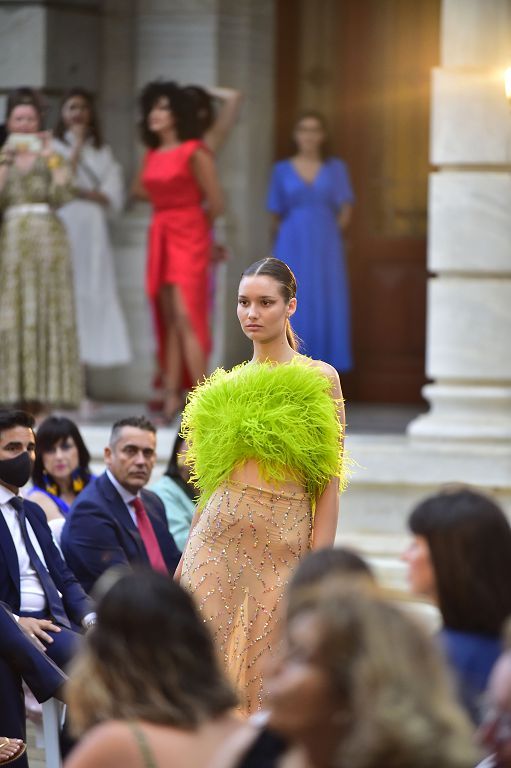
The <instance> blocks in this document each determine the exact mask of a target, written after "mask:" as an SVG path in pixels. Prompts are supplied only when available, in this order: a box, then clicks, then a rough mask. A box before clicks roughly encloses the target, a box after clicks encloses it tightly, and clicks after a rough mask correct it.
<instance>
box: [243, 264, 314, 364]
mask: <svg viewBox="0 0 511 768" xmlns="http://www.w3.org/2000/svg"><path fill="white" fill-rule="evenodd" d="M255 275H266V276H267V277H271V278H273V279H274V280H275V281H276V282H277V283H278V284H279V285H280V292H281V295H282V298H283V299H284V301H285V302H286V304H289V302H290V301H291V299H295V298H296V290H297V285H296V277H295V276H294V274H293V272H292V271H291V269H290V268H289V267H288V265H287V264H286V263H285V262H284V261H281V260H280V259H276V258H275V257H274V256H268V257H267V258H266V259H259V261H254V263H253V264H251V265H250V266H249V267H247V268H246V269H245V270H244V272H243V273H242V275H241V278H242V279H243V278H244V277H253V276H255ZM286 338H287V341H288V344H289V346H290V347H291V349H294V350H295V352H296V351H298V349H299V346H300V342H299V339H298V337H297V336H296V334H295V333H294V331H293V329H292V327H291V323H290V322H289V318H288V320H287V321H286Z"/></svg>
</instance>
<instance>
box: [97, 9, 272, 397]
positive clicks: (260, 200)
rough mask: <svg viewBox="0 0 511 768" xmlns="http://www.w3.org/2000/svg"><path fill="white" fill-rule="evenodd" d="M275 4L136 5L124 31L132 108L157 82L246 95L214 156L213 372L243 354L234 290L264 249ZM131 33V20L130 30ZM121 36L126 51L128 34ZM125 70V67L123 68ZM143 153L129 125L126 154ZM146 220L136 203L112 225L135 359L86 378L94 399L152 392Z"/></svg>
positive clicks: (110, 67) (110, 35)
mask: <svg viewBox="0 0 511 768" xmlns="http://www.w3.org/2000/svg"><path fill="white" fill-rule="evenodd" d="M273 4H274V0H258V2H253V0H135V4H134V12H133V17H132V21H133V27H132V28H131V32H130V33H129V34H131V40H132V43H131V46H132V47H131V62H132V71H131V75H130V76H131V77H132V78H133V86H132V89H131V104H132V105H134V104H135V100H136V94H137V93H138V91H139V89H140V88H141V87H142V86H143V85H144V84H145V83H147V82H148V81H149V80H151V79H155V78H158V77H162V78H166V79H173V80H177V81H178V82H180V83H183V84H185V83H197V84H204V85H225V86H231V87H234V88H238V89H240V90H241V91H243V93H244V94H245V100H244V105H243V109H242V114H241V117H240V120H239V123H238V125H237V126H236V128H235V130H234V131H233V133H232V135H231V137H230V138H229V141H228V143H227V145H226V146H225V148H224V149H223V150H222V152H221V155H220V157H219V158H218V161H219V171H220V177H221V181H222V186H223V188H224V191H225V195H226V203H227V205H226V216H225V218H226V231H227V239H228V243H229V246H230V249H231V252H232V257H231V259H230V261H229V262H228V263H227V265H225V266H223V267H222V268H221V269H220V270H219V272H218V274H217V288H216V296H217V301H216V310H215V316H214V333H213V335H214V340H215V345H214V350H213V355H212V360H211V365H212V366H214V365H218V364H224V365H232V364H233V363H235V362H239V361H240V360H241V359H243V358H244V357H245V356H246V353H247V347H246V343H245V339H244V337H243V335H242V334H241V332H240V331H239V329H238V327H237V321H236V317H235V296H236V289H237V285H238V280H239V275H240V273H241V271H242V269H243V266H244V265H246V264H247V263H249V262H250V261H253V260H255V259H256V258H260V257H261V256H263V255H266V253H267V252H268V246H269V238H268V232H269V226H268V221H267V217H266V214H265V207H264V200H265V192H266V185H267V180H268V174H269V169H270V165H271V161H272V138H273V136H272V118H273V14H274V8H273ZM123 6H124V3H123V2H119V0H106V8H107V11H106V13H107V14H108V12H109V11H108V9H110V12H111V13H120V15H121V18H122V19H124V23H125V24H127V22H126V13H125V12H123V10H122V7H123ZM128 28H129V24H127V26H126V34H128V32H127V30H128ZM116 30H117V27H116V25H115V24H113V23H112V24H111V27H110V31H109V32H107V33H106V36H105V37H104V46H106V49H107V50H112V46H113V42H109V41H113V39H114V36H115V34H117V32H116ZM123 40H125V42H126V45H127V38H123ZM123 45H124V43H123V44H122V46H121V48H122V50H123V51H124V50H125V49H124V48H123ZM115 50H116V48H115V47H114V48H113V51H114V52H115ZM126 50H127V49H126ZM122 57H123V60H124V53H123V54H122ZM128 65H129V62H128V61H126V66H128ZM119 66H121V65H119V63H118V62H116V60H115V53H112V54H111V56H110V58H109V59H107V63H106V67H105V77H107V78H108V77H110V80H111V81H112V82H114V81H115V78H113V76H112V73H113V71H114V70H116V69H118V68H119ZM121 68H122V69H123V71H126V68H125V67H124V64H123V65H122V67H121ZM109 73H110V74H109ZM110 101H111V100H110ZM108 102H109V97H106V98H105V103H106V104H108ZM117 107H118V108H119V104H118V105H117ZM125 107H126V105H125ZM125 107H122V108H121V112H122V110H123V109H124V112H122V114H124V113H125V112H126V109H125ZM121 112H119V115H120V114H121ZM125 117H126V118H127V117H128V115H127V112H126V114H125ZM119 119H120V117H119V118H117V122H118V121H119ZM114 122H115V120H114ZM128 143H129V142H128ZM125 144H126V142H125ZM126 146H127V144H126ZM140 154H141V149H140V147H139V145H137V142H136V137H135V130H134V128H133V133H132V156H133V157H136V156H137V155H138V156H140ZM131 165H132V166H133V165H134V163H133V162H132V163H131ZM148 222H149V209H148V207H147V206H144V205H138V206H136V207H135V208H134V209H132V210H130V211H129V212H127V213H126V214H125V215H124V217H123V218H122V220H121V221H120V222H119V223H118V225H117V227H116V230H117V232H118V235H117V236H116V242H117V246H116V262H117V271H118V274H119V276H120V290H121V298H122V300H123V304H124V306H125V307H126V309H127V319H128V324H129V329H130V335H131V338H132V340H133V346H134V349H135V357H134V360H133V363H132V364H131V365H130V366H128V367H127V368H123V369H122V370H121V369H119V370H117V371H116V370H112V371H95V372H93V373H91V375H90V377H89V382H90V391H91V394H92V395H93V396H94V397H96V398H98V399H102V398H103V399H108V398H116V399H126V400H145V399H147V397H148V395H149V393H150V379H151V371H152V367H153V356H154V344H153V339H152V333H151V329H150V318H149V311H148V307H147V303H146V300H145V296H144V291H143V280H142V274H143V263H144V261H145V233H146V230H147V226H148Z"/></svg>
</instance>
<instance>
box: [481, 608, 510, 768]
mask: <svg viewBox="0 0 511 768" xmlns="http://www.w3.org/2000/svg"><path fill="white" fill-rule="evenodd" d="M507 634H508V635H511V622H509V621H508V631H507ZM507 646H508V647H507V650H506V651H504V653H503V654H502V655H501V656H500V657H499V659H498V660H497V663H496V664H495V666H494V667H493V670H492V672H491V674H490V680H489V683H488V689H487V692H486V696H485V707H484V713H483V722H482V724H481V728H480V729H479V739H480V741H481V742H482V744H483V745H484V746H485V747H486V749H488V750H489V751H490V755H489V756H488V757H487V758H486V759H485V760H483V761H482V762H481V763H480V764H479V766H478V768H511V636H510V637H509V638H508V642H507Z"/></svg>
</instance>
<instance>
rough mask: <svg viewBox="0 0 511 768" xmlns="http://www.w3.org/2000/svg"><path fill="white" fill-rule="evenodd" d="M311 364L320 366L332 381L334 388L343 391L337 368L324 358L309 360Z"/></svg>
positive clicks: (316, 366)
mask: <svg viewBox="0 0 511 768" xmlns="http://www.w3.org/2000/svg"><path fill="white" fill-rule="evenodd" d="M309 362H310V364H311V365H312V366H314V367H315V368H318V369H319V370H320V371H321V373H323V374H324V375H325V376H326V377H327V379H329V381H330V382H331V383H332V388H333V390H334V391H335V392H340V391H341V382H340V379H339V374H338V373H337V371H336V370H335V368H334V367H333V366H332V365H330V363H325V361H324V360H312V359H310V360H309Z"/></svg>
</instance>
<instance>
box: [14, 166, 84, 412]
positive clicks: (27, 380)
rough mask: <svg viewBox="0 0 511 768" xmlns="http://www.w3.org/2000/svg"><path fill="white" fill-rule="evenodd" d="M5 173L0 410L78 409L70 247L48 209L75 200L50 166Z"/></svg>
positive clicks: (78, 387) (76, 345) (76, 344)
mask: <svg viewBox="0 0 511 768" xmlns="http://www.w3.org/2000/svg"><path fill="white" fill-rule="evenodd" d="M52 160H53V162H55V163H57V164H58V163H60V161H59V160H58V158H55V157H52V158H48V159H46V158H43V157H38V158H37V159H36V160H35V162H34V164H33V166H32V167H31V168H30V170H28V171H26V172H23V171H21V170H20V169H19V168H18V167H17V166H16V164H12V165H10V167H9V172H8V176H7V179H6V183H5V186H4V188H3V190H2V191H1V192H0V208H1V209H2V215H3V220H2V225H1V230H0V291H1V299H0V371H1V372H2V374H1V376H0V403H2V404H8V405H12V404H14V403H18V402H25V403H27V402H30V401H37V402H40V403H44V404H46V405H47V406H62V405H64V406H66V405H67V406H75V405H77V404H78V403H79V402H80V397H81V370H80V361H79V353H78V337H77V332H76V318H75V303H74V294H73V276H72V271H71V255H70V250H69V243H68V240H67V236H66V233H65V230H64V227H63V225H62V223H61V222H60V221H59V219H58V218H57V216H56V215H55V213H54V212H53V208H54V207H57V206H59V205H61V204H62V203H64V202H67V201H68V200H70V199H72V195H71V191H70V186H69V183H66V184H58V185H57V184H56V183H55V181H54V178H53V174H52V168H51V162H52Z"/></svg>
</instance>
